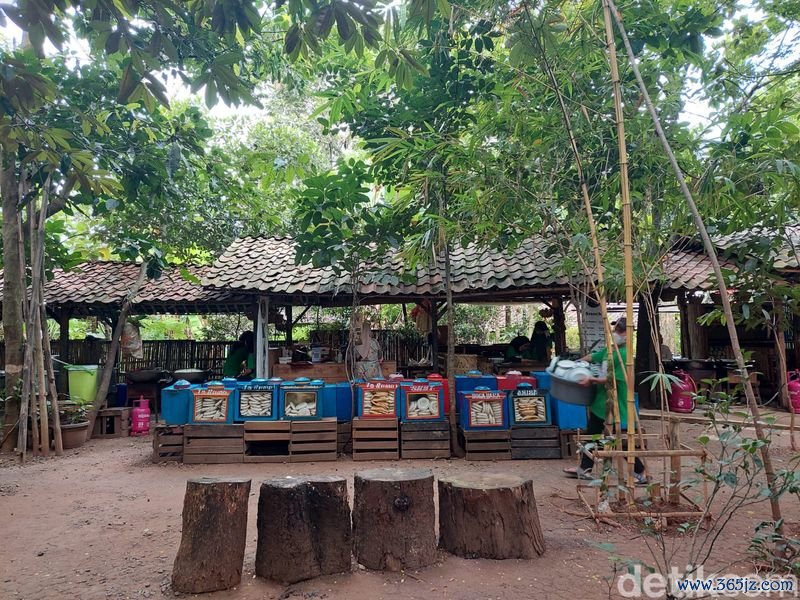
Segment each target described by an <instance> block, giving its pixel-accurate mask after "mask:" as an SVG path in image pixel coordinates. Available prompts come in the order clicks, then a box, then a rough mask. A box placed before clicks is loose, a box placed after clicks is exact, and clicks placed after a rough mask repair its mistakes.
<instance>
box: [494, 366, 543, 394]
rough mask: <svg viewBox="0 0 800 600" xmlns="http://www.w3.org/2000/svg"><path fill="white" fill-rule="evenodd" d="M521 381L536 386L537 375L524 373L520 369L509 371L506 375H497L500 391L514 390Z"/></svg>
mask: <svg viewBox="0 0 800 600" xmlns="http://www.w3.org/2000/svg"><path fill="white" fill-rule="evenodd" d="M520 383H529V384H530V385H531V387H534V388H535V387H536V377H533V376H532V375H523V374H522V373H521V372H520V371H508V372H507V373H506V374H505V375H498V376H497V389H498V390H500V391H512V392H513V391H514V390H515V389H517V388H518V387H519V384H520Z"/></svg>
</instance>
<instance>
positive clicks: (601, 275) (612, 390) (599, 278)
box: [524, 4, 622, 472]
mask: <svg viewBox="0 0 800 600" xmlns="http://www.w3.org/2000/svg"><path fill="white" fill-rule="evenodd" d="M524 6H525V12H526V14H527V16H528V23H529V24H530V26H531V39H532V40H533V42H534V43H535V44H536V46H537V48H538V49H539V52H540V54H541V55H542V66H543V67H544V70H545V72H546V73H547V77H548V79H549V80H550V85H551V87H552V88H553V90H554V91H555V94H556V98H557V99H558V106H559V110H560V111H561V118H562V119H563V120H564V128H565V129H566V131H567V137H568V138H569V145H570V149H571V151H572V156H573V159H574V160H575V169H576V171H577V173H578V182H579V184H580V188H581V197H582V199H583V208H584V211H585V212H586V219H587V221H588V224H589V237H590V238H591V240H592V254H593V255H594V267H595V273H594V277H592V273H589V272H587V273H586V275H587V279H588V280H589V285H590V286H591V287H592V289H593V290H594V292H595V295H596V296H597V302H598V304H599V306H600V315H601V316H602V319H603V328H604V332H605V338H606V348H608V349H609V351H610V352H613V351H615V350H616V345H615V344H614V337H613V336H612V334H611V322H610V321H609V318H608V305H607V304H606V292H605V271H604V269H603V261H602V258H601V256H602V255H601V252H600V241H599V238H598V237H597V224H596V222H595V219H594V211H593V210H592V202H591V198H590V196H589V186H588V184H587V183H586V175H585V173H584V171H583V161H582V160H581V154H580V151H579V150H578V142H577V140H576V138H575V131H574V129H573V127H572V120H571V119H570V116H569V111H567V106H566V104H565V102H564V97H563V96H562V95H561V88H560V87H559V85H558V80H557V79H556V76H555V72H554V71H553V69H552V67H551V66H550V63H549V62H548V60H547V55H546V54H545V51H544V47H543V46H542V44H541V42H540V41H539V38H538V37H537V36H536V33H535V32H534V31H533V17H532V16H531V14H530V9H529V8H528V5H527V4H525V5H524ZM611 358H612V356H611V354H610V353H609V359H611ZM612 367H613V363H612ZM610 382H611V385H610V386H609V389H608V402H607V405H606V409H607V411H608V409H609V406H608V405H609V404H610V413H611V415H612V422H613V424H614V425H613V433H614V435H615V437H616V440H617V446H618V447H621V446H622V433H621V425H622V424H621V421H620V415H619V406H618V404H619V403H618V401H617V382H616V379H615V378H614V377H613V368H612V377H611V379H610ZM607 414H608V412H607ZM607 421H608V420H607ZM618 470H619V472H622V469H621V465H618Z"/></svg>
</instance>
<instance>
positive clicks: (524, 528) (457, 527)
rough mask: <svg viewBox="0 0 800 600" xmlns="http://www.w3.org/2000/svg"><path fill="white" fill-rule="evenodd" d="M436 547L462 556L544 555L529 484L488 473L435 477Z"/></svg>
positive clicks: (524, 556) (511, 556)
mask: <svg viewBox="0 0 800 600" xmlns="http://www.w3.org/2000/svg"><path fill="white" fill-rule="evenodd" d="M439 545H440V546H441V547H442V548H443V549H444V550H447V551H448V552H450V553H451V554H455V555H456V556H461V557H463V558H493V559H504V558H535V557H536V556H541V555H542V554H544V534H543V533H542V527H541V525H540V523H539V513H538V512H537V510H536V499H535V498H534V494H533V482H532V481H531V480H530V479H525V478H523V477H519V476H517V475H501V474H493V473H467V474H464V475H455V476H452V477H445V478H440V479H439Z"/></svg>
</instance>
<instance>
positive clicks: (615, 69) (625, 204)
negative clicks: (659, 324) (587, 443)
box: [603, 0, 636, 489]
mask: <svg viewBox="0 0 800 600" xmlns="http://www.w3.org/2000/svg"><path fill="white" fill-rule="evenodd" d="M603 21H604V22H605V29H606V50H607V51H608V62H609V65H610V66H611V84H612V87H613V89H614V113H615V120H616V125H617V144H618V147H619V177H620V193H621V196H622V245H623V268H624V271H625V316H626V325H627V331H626V339H627V342H626V346H627V350H626V352H625V382H626V384H627V385H626V388H627V398H625V402H626V404H627V407H628V455H627V460H628V472H627V484H628V488H629V489H632V488H633V466H634V463H635V460H636V457H635V448H634V444H635V439H636V419H635V412H636V406H635V404H634V401H633V392H634V387H635V382H634V379H633V352H632V351H631V347H630V346H631V341H632V340H633V233H632V229H633V223H632V218H631V196H630V185H629V182H628V149H627V146H626V144H625V115H624V113H623V111H622V85H621V82H620V78H619V65H618V64H617V46H616V41H615V40H614V31H613V30H612V28H611V8H610V6H609V4H608V1H607V0H603Z"/></svg>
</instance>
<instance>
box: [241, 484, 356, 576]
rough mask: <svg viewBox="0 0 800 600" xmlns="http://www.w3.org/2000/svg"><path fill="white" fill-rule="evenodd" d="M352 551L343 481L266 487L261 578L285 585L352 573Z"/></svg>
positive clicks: (259, 558)
mask: <svg viewBox="0 0 800 600" xmlns="http://www.w3.org/2000/svg"><path fill="white" fill-rule="evenodd" d="M352 548H353V538H352V530H351V528H350V503H349V502H348V499H347V480H346V479H345V478H344V477H326V476H313V477H280V478H276V479H270V480H268V481H265V482H264V483H262V484H261V494H260V496H259V499H258V546H257V548H256V575H258V576H259V577H264V578H267V579H272V580H275V581H279V582H282V583H287V584H288V583H296V582H298V581H303V580H305V579H311V578H313V577H319V576H320V575H330V574H333V573H342V572H345V571H349V570H350V568H351V566H352V558H351V552H352Z"/></svg>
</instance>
